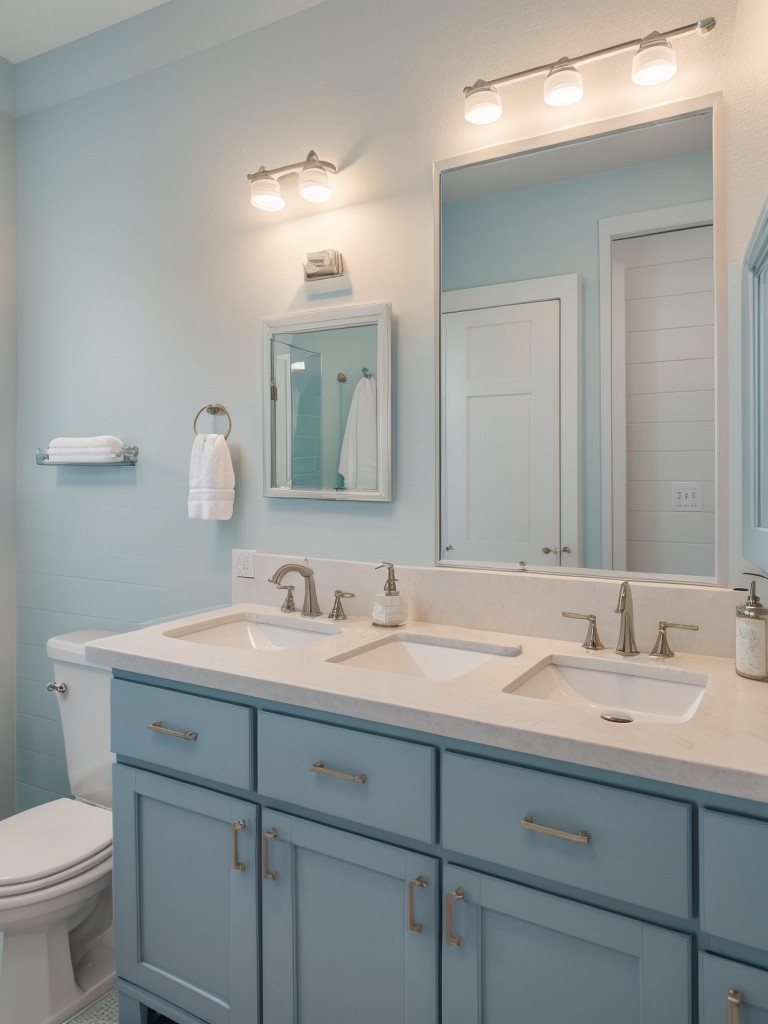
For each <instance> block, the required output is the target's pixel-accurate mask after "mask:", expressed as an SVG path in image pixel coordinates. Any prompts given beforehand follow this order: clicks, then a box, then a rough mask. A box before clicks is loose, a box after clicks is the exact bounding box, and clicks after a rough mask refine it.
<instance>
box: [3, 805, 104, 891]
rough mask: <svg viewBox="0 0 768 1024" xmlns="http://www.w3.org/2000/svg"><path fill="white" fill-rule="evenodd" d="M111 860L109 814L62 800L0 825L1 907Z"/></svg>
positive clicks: (14, 817) (23, 812)
mask: <svg viewBox="0 0 768 1024" xmlns="http://www.w3.org/2000/svg"><path fill="white" fill-rule="evenodd" d="M111 859H112V814H111V812H110V811H109V810H107V809H106V808H103V807H96V806H94V805H93V804H86V803H83V802H81V801H79V800H69V799H66V798H62V799H60V800H54V801H52V802H51V803H47V804H41V805H40V806H39V807H32V808H30V809H29V810H27V811H22V812H21V813H20V814H16V815H13V817H11V818H6V819H5V820H3V821H0V904H1V903H2V901H3V899H4V898H6V897H11V896H19V895H22V894H23V893H32V892H35V891H37V890H40V889H46V888H49V887H51V886H55V885H58V884H59V883H61V882H64V881H66V880H67V879H71V878H75V877H77V876H78V875H82V874H83V873H85V872H87V871H91V870H92V869H93V868H96V867H98V866H99V865H100V864H104V862H105V861H109V862H110V866H111Z"/></svg>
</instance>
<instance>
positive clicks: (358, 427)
mask: <svg viewBox="0 0 768 1024" xmlns="http://www.w3.org/2000/svg"><path fill="white" fill-rule="evenodd" d="M339 473H341V475H342V476H343V477H344V486H345V487H349V488H351V489H352V488H353V489H355V490H365V491H371V490H375V488H376V486H377V484H378V443H377V434H376V378H375V377H363V378H362V379H361V380H359V381H358V382H357V386H356V387H355V393H354V395H352V404H351V405H350V407H349V415H348V416H347V426H346V429H345V431H344V440H343V441H342V443H341V455H340V457H339Z"/></svg>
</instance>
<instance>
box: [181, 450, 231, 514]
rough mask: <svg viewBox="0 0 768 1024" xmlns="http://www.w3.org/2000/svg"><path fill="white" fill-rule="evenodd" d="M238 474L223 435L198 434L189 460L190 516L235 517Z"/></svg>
mask: <svg viewBox="0 0 768 1024" xmlns="http://www.w3.org/2000/svg"><path fill="white" fill-rule="evenodd" d="M234 501H235V473H234V470H233V469H232V458H231V456H230V454H229V448H228V446H227V442H226V440H225V439H224V435H223V434H198V435H197V437H196V438H195V443H194V444H193V445H192V457H191V459H190V462H189V499H188V501H187V513H188V515H189V518H190V519H231V518H232V509H233V506H234Z"/></svg>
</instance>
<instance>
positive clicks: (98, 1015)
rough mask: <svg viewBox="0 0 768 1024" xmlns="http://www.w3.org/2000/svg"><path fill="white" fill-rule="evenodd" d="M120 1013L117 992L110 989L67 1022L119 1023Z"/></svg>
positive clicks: (74, 1023)
mask: <svg viewBox="0 0 768 1024" xmlns="http://www.w3.org/2000/svg"><path fill="white" fill-rule="evenodd" d="M119 1021H120V1014H119V1010H118V1006H117V992H115V990H114V989H110V990H109V992H107V994H106V995H105V996H102V997H101V999H97V1000H96V1002H95V1003H91V1005H90V1006H86V1008H85V1009H84V1010H81V1011H80V1013H78V1015H77V1016H76V1017H73V1018H72V1019H71V1020H70V1021H68V1022H67V1024H119Z"/></svg>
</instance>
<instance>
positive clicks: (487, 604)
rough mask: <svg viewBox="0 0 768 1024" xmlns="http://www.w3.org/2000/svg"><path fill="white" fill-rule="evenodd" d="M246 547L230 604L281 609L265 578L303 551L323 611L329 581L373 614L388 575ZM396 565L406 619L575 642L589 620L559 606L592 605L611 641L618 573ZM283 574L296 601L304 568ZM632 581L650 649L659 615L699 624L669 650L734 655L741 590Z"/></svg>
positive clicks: (643, 645)
mask: <svg viewBox="0 0 768 1024" xmlns="http://www.w3.org/2000/svg"><path fill="white" fill-rule="evenodd" d="M248 553H249V554H252V556H253V566H254V577H253V578H247V577H239V576H237V575H236V555H238V554H240V555H242V554H243V549H238V550H236V551H233V553H232V601H233V603H234V604H239V603H241V602H253V603H257V604H267V605H274V607H275V608H276V609H279V608H280V605H281V604H282V602H283V600H284V597H285V591H282V590H278V589H277V588H276V587H275V585H274V584H273V583H270V582H269V577H270V576H271V575H272V574H273V573H274V572H275V570H276V569H277V568H279V566H281V565H283V564H284V563H286V562H300V563H301V562H305V561H306V563H307V564H308V565H309V566H310V567H311V568H312V569H313V571H314V574H315V585H316V588H317V595H318V599H319V602H320V607H321V609H322V610H323V613H324V614H325V615H327V614H328V612H329V611H330V610H331V606H332V604H333V596H334V591H335V590H343V591H347V592H350V591H351V592H352V593H354V594H355V597H353V598H347V599H345V600H344V608H345V610H346V612H347V614H349V615H363V616H364V615H368V614H370V611H371V603H372V600H373V595H374V594H376V593H380V592H381V591H382V590H383V588H384V582H385V580H386V571H385V570H384V569H379V570H376V566H377V565H379V564H380V563H379V562H352V561H349V562H348V561H340V560H337V559H328V558H314V557H312V558H306V557H305V556H303V555H297V554H289V555H280V554H266V553H264V552H258V551H251V552H248ZM383 557H386V552H384V553H383ZM395 570H396V575H397V579H398V587H399V589H400V590H401V592H402V593H403V594H404V595H405V596H406V597H407V598H408V617H409V619H411V620H413V621H423V622H435V623H444V624H445V625H451V626H465V627H467V628H469V629H489V630H497V631H499V632H505V633H511V634H515V635H517V634H522V635H525V636H541V637H551V638H554V639H558V640H578V641H579V642H581V640H583V638H584V635H585V634H586V623H584V622H580V621H574V620H572V619H564V618H563V617H562V614H561V613H562V612H564V611H570V612H582V613H583V614H591V615H597V628H598V631H599V633H600V637H601V639H602V641H603V643H604V644H605V646H606V647H612V646H614V645H615V643H616V639H617V637H618V632H619V616H618V615H617V614H616V601H617V599H618V594H619V585H620V583H621V579H620V578H619V577H617V578H616V579H605V578H600V579H596V578H591V577H585V576H581V577H578V576H556V575H553V574H545V573H535V572H502V571H494V570H491V569H453V568H437V567H431V566H406V565H396V566H395ZM284 582H285V583H293V584H295V587H296V589H295V591H294V599H295V601H296V607H297V608H298V609H299V610H300V609H301V605H302V601H303V595H304V583H303V580H302V578H301V577H300V576H299V575H298V574H295V575H290V576H288V577H287V578H286V580H285V581H284ZM630 586H631V590H632V597H633V603H634V623H635V636H636V639H637V645H638V647H639V648H640V650H641V651H645V652H648V651H650V650H651V648H652V646H653V643H654V641H655V639H656V634H657V632H658V626H659V622H660V621H662V620H666V621H667V622H681V623H688V624H690V625H695V626H698V627H699V629H698V631H697V632H693V631H688V630H676V631H674V632H672V633H671V634H670V643H671V646H672V649H673V650H678V651H681V652H687V653H691V654H709V655H712V656H714V657H720V658H733V657H734V638H735V627H734V622H735V614H736V613H735V609H736V606H737V605H739V604H743V603H744V601H745V598H746V595H745V593H743V592H741V591H735V590H729V589H725V588H722V587H709V586H701V585H695V584H682V583H655V582H650V581H640V580H631V581H630Z"/></svg>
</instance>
